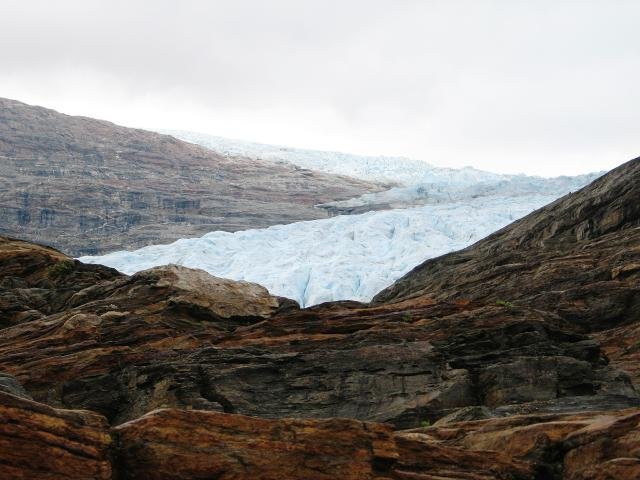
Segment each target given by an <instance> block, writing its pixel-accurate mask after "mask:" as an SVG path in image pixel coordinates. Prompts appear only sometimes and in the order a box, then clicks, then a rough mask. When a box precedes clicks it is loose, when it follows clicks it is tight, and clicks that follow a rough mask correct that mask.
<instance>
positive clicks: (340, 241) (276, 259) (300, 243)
mask: <svg viewBox="0 0 640 480" xmlns="http://www.w3.org/2000/svg"><path fill="white" fill-rule="evenodd" d="M556 197H557V195H530V196H527V197H487V198H477V199H471V200H465V201H464V202H453V203H448V204H439V205H426V206H422V207H416V208H409V209H397V210H387V211H379V212H368V213H365V214H362V215H344V216H338V217H334V218H330V219H325V220H315V221H308V222H297V223H291V224H288V225H278V226H273V227H269V228H265V229H257V230H245V231H240V232H235V233H228V232H220V231H218V232H212V233H208V234H206V235H204V236H203V237H201V238H193V239H182V240H178V241H176V242H174V243H172V244H170V245H154V246H149V247H145V248H141V249H139V250H136V251H133V252H115V253H111V254H108V255H104V256H99V257H82V258H80V260H81V261H83V262H87V263H101V264H104V265H108V266H111V267H114V268H116V269H118V270H120V271H122V272H125V273H129V274H131V273H134V272H137V271H140V270H144V269H147V268H151V267H153V266H156V265H164V264H167V263H176V264H180V265H185V266H188V267H193V268H201V269H204V270H206V271H208V272H209V273H211V274H212V275H216V276H219V277H225V278H231V279H235V280H247V281H251V282H256V283H259V284H261V285H264V286H265V287H267V288H268V289H269V291H270V292H271V293H272V294H274V295H281V296H284V297H288V298H292V299H294V300H297V301H298V302H299V303H300V304H301V305H303V306H310V305H315V304H317V303H321V302H325V301H330V300H346V299H351V300H360V301H368V300H370V299H371V297H372V296H373V295H374V294H376V293H377V292H378V291H380V290H381V289H383V288H384V287H386V286H388V285H390V284H391V283H392V282H393V281H394V280H396V279H397V278H399V277H400V276H402V275H403V274H405V273H406V272H408V271H409V270H411V269H412V268H413V267H415V266H416V265H418V264H419V263H421V262H423V261H424V260H426V259H428V258H432V257H436V256H439V255H442V254H444V253H447V252H450V251H453V250H458V249H460V248H464V247H466V246H467V245H469V244H471V243H474V242H475V241H477V240H479V239H481V238H483V237H485V236H486V235H488V234H490V233H492V232H493V231H495V230H497V229H499V228H501V227H503V226H505V225H507V224H509V223H511V222H512V221H514V220H515V219H517V218H519V217H522V216H523V215H525V214H527V213H529V212H531V211H532V210H534V209H536V208H538V207H541V206H543V205H545V204H547V203H549V202H551V201H552V200H554V199H555V198H556Z"/></svg>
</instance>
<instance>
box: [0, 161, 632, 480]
mask: <svg viewBox="0 0 640 480" xmlns="http://www.w3.org/2000/svg"><path fill="white" fill-rule="evenodd" d="M638 185H640V160H634V161H632V162H629V163H628V164H626V165H624V166H623V167H621V168H619V169H616V170H614V171H613V172H612V173H610V174H608V175H606V176H605V177H603V178H602V179H600V180H598V181H596V182H595V183H594V184H592V185H590V186H589V187H587V188H585V189H584V190H582V191H580V192H578V193H576V194H574V195H572V196H568V197H566V198H564V199H561V200H560V201H558V202H556V203H555V204H554V205H552V206H550V207H547V208H546V209H543V210H542V211H538V212H536V213H534V214H532V215H531V216H529V217H526V218H525V219H523V220H522V221H520V222H517V223H516V224H514V225H512V226H511V227H508V228H507V229H505V230H503V231H501V232H499V233H497V234H496V235H494V236H492V237H490V238H489V239H487V240H484V241H482V242H480V243H478V244H476V245H475V246H473V247H471V248H469V249H467V250H465V251H462V252H459V253H456V254H452V255H448V256H445V257H441V258H440V259H436V260H434V261H432V262H428V263H427V264H425V265H423V266H422V267H419V268H418V269H416V271H415V272H414V273H413V274H411V275H409V276H407V277H405V279H404V280H402V281H401V282H399V283H398V284H397V285H396V286H394V287H392V288H391V289H390V290H387V291H385V292H383V293H382V294H381V295H379V296H378V301H377V302H376V303H375V304H372V305H367V304H360V303H356V302H334V303H327V304H321V305H318V306H316V307H313V308H309V309H299V307H298V306H297V305H296V304H295V303H294V302H291V301H288V300H286V299H282V298H277V297H272V296H270V295H269V294H268V293H267V292H266V291H264V289H261V288H260V287H258V286H255V285H251V284H244V283H234V282H229V281H224V280H220V279H215V278H213V277H210V276H208V275H207V274H205V273H204V272H201V271H191V270H189V269H185V268H177V267H175V266H168V267H162V268H158V269H152V270H148V271H144V272H141V273H139V274H136V275H134V276H132V277H128V276H126V275H122V274H119V273H118V272H116V271H114V270H111V269H108V268H105V267H101V266H98V265H94V266H87V265H83V264H81V263H80V262H74V261H71V260H70V259H68V258H66V257H65V256H64V255H62V254H60V253H59V252H56V251H55V250H52V249H50V248H46V247H41V246H37V245H33V244H29V243H26V242H23V241H19V240H15V239H10V238H1V239H0V288H1V290H0V309H1V310H0V315H2V317H1V318H2V319H3V324H2V327H3V328H2V335H0V371H2V372H5V373H6V374H8V375H12V376H13V377H15V379H17V380H18V381H19V382H20V383H22V385H23V386H24V389H25V390H26V392H27V394H28V395H30V396H32V397H33V399H34V400H35V401H36V402H42V403H46V404H48V405H51V406H52V407H56V408H69V409H83V410H84V409H88V410H92V411H95V412H97V413H99V414H101V415H104V416H105V417H106V419H107V420H108V421H109V423H110V424H111V425H112V427H114V428H113V429H112V430H111V433H110V435H112V438H113V439H115V440H113V441H112V444H113V445H115V446H114V447H112V449H114V451H113V454H114V456H113V459H114V460H113V462H114V463H113V464H112V465H113V470H114V471H115V472H117V473H118V475H121V476H123V475H124V477H123V478H225V479H226V478H229V479H230V478H238V479H241V478H247V479H248V478H327V479H328V478H380V479H382V478H386V479H434V478H469V479H489V478H500V479H530V478H538V479H546V478H566V479H572V480H578V479H580V480H583V479H584V480H586V479H591V478H603V479H604V478H620V479H626V478H637V474H638V468H639V462H640V443H639V442H640V437H638V434H637V432H638V418H640V394H639V392H638V389H637V380H638V369H637V366H636V365H635V363H636V362H635V360H637V358H638V357H637V355H638V354H637V348H636V347H637V345H636V343H637V340H636V339H637V338H638V328H639V327H638V326H639V321H640V311H639V310H638V305H640V298H639V297H640V292H639V289H638V277H637V275H638V271H637V270H636V269H635V267H634V265H635V264H637V263H640V259H639V258H638V254H639V252H640V249H639V245H640V237H639V236H638V232H639V231H640V226H639V225H638V213H639V211H638V207H637V206H638V202H637V200H638V198H640V197H639V196H638V191H637V186H638ZM581 205H582V207H581ZM584 212H588V213H584ZM613 212H621V213H613ZM589 218H591V221H590V222H589ZM523 225H529V226H528V227H527V228H525V227H524V226H523ZM500 238H501V239H502V240H501V242H502V243H500V242H498V240H497V239H500ZM494 242H495V243H494ZM500 245H502V246H500ZM501 255H502V256H501ZM516 259H520V262H519V263H516V262H515V260H516ZM12 385H13V386H12V387H11V388H13V391H14V392H17V390H16V387H15V382H13V383H12ZM7 395H10V394H7ZM11 398H14V397H13V396H12V397H11ZM15 398H18V397H15ZM20 401H25V402H28V400H25V399H21V400H20ZM47 408H48V407H47ZM156 409H163V410H161V411H159V412H154V413H149V412H152V411H154V410H156ZM247 416H251V417H260V418H250V417H247ZM289 417H297V419H296V420H286V418H289ZM329 417H346V418H350V419H352V420H350V421H347V420H341V421H337V420H330V421H326V420H313V419H322V418H329ZM367 422H386V423H388V424H392V425H393V426H394V427H395V428H396V429H399V431H396V432H395V433H394V434H391V431H390V430H389V427H381V426H377V425H372V424H370V423H367ZM429 422H430V423H432V424H434V426H433V427H425V428H419V427H420V426H421V425H424V424H428V423H429ZM406 429H409V430H406ZM216 442H220V445H221V446H220V448H216V449H215V452H214V450H212V445H214V444H216ZM194 445H195V446H196V447H195V448H194V447H193V446H194ZM25 448H26V447H25ZM341 452H342V454H341ZM345 456H346V457H348V458H349V459H350V460H348V461H346V460H345ZM267 459H271V460H273V462H272V463H273V465H275V467H274V468H275V469H272V465H266V463H267ZM320 459H322V460H320ZM0 460H1V452H0ZM0 464H2V462H1V461H0ZM298 472H303V473H298ZM278 473H279V474H280V475H279V476H278ZM153 475H156V476H153ZM259 475H263V476H262V477H260V476H259ZM314 475H315V476H314ZM358 475H360V476H358ZM18 478H19V477H18ZM54 478H55V477H54Z"/></svg>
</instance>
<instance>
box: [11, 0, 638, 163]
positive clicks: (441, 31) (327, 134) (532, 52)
mask: <svg viewBox="0 0 640 480" xmlns="http://www.w3.org/2000/svg"><path fill="white" fill-rule="evenodd" d="M638 20H640V4H639V3H638V2H635V1H625V0H621V1H618V2H616V3H615V6H613V5H612V3H611V2H606V1H580V2H578V1H575V2H574V1H566V2H551V1H544V0H543V1H540V2H524V1H509V2H507V1H490V0H485V1H462V0H459V1H455V2H451V1H426V0H425V1H411V0H384V1H383V0H379V1H376V0H369V1H362V0H349V1H335V0H325V1H322V2H318V1H315V0H270V1H268V2H265V1H262V0H234V1H230V0H229V1H227V0H219V1H184V0H183V1H180V2H170V1H120V0H111V1H98V0H78V1H70V0H59V1H56V2H50V1H33V0H19V1H16V0H5V1H3V2H2V3H0V45H1V47H0V62H1V63H0V65H2V69H1V70H0V95H1V96H6V97H11V98H16V99H18V100H23V101H27V102H31V103H37V104H42V105H45V106H50V107H52V108H56V109H59V110H62V111H65V112H67V113H73V114H83V115H89V116H95V117H100V118H106V119H109V120H112V121H116V122H118V123H122V124H126V125H132V126H140V127H150V128H151V127H156V128H179V129H192V130H199V131H204V132H207V133H212V134H217V135H223V136H231V137H236V138H244V139H248V140H256V141H263V142H273V143H281V144H287V145H292V146H301V147H310V148H320V149H333V150H343V151H350V152H354V153H365V154H387V155H406V156H412V157H416V158H422V159H424V160H427V161H430V162H432V163H435V164H440V165H451V166H462V165H469V164H470V165H474V166H477V167H481V168H487V169H491V170H495V171H506V172H518V171H525V172H529V173H538V174H545V175H553V174H564V173H578V172H586V171H590V170H598V169H606V168H611V167H613V166H615V165H616V164H619V163H621V162H622V161H624V160H626V159H629V158H631V157H633V156H635V155H637V154H638V152H637V140H636V137H637V135H635V126H636V125H638V124H639V120H640V118H639V117H640V96H638V95H637V94H635V90H636V86H635V83H636V79H637V78H638V76H639V74H640V62H638V58H640V43H639V42H637V40H636V35H637V34H636V29H637V27H636V26H637V24H638Z"/></svg>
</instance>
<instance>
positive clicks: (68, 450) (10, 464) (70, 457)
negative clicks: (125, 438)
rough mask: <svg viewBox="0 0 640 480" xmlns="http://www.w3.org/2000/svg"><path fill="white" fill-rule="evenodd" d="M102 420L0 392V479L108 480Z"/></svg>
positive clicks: (107, 437) (108, 438)
mask: <svg viewBox="0 0 640 480" xmlns="http://www.w3.org/2000/svg"><path fill="white" fill-rule="evenodd" d="M110 446H111V436H110V435H109V432H108V424H107V421H106V419H105V418H104V417H102V416H101V415H97V414H95V413H91V412H83V411H70V410H56V409H54V408H51V407H48V406H46V405H43V404H40V403H36V402H32V401H29V400H26V399H24V398H19V397H17V396H14V395H10V394H8V393H4V392H2V391H0V478H7V479H8V478H12V479H24V480H27V479H36V478H37V479H42V480H63V479H65V480H66V479H72V480H111V478H112V477H111V473H112V469H111V462H110V460H109V449H110Z"/></svg>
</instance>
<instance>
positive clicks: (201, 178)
mask: <svg viewBox="0 0 640 480" xmlns="http://www.w3.org/2000/svg"><path fill="white" fill-rule="evenodd" d="M381 189H382V187H381V186H380V185H378V184H375V183H371V182H367V181H364V180H356V179H353V178H349V177H345V176H339V175H331V174H328V173H321V172H314V171H311V170H308V169H301V168H299V167H295V166H292V165H286V164H276V163H274V162H270V161H262V160H253V159H247V158H242V157H234V158H227V157H224V156H222V155H218V154H216V153H214V152H212V151H211V150H208V149H206V148H202V147H198V146H196V145H193V144H190V143H186V142H183V141H180V140H177V139H175V138H173V137H170V136H168V135H161V134H158V133H154V132H148V131H144V130H138V129H132V128H125V127H120V126H117V125H114V124H113V123H110V122H105V121H101V120H95V119H91V118H85V117H73V116H68V115H63V114H61V113H58V112H55V111H53V110H49V109H45V108H41V107H35V106H29V105H26V104H24V103H20V102H17V101H14V100H9V99H0V234H4V235H12V236H19V237H20V238H24V239H28V240H31V241H35V242H42V243H46V244H49V245H52V246H55V247H57V248H59V249H62V250H64V251H65V252H66V253H67V254H69V255H72V256H80V255H88V254H93V255H95V254H98V253H105V252H109V251H114V250H122V249H127V248H135V247H141V246H144V245H149V244H153V243H167V242H171V241H174V240H177V239H179V238H184V237H189V236H199V235H203V234H205V233H207V232H210V231H212V230H225V231H236V230H243V229H247V228H262V227H267V226H269V225H275V224H281V223H291V222H295V221H300V220H313V219H318V218H326V217H327V216H328V214H327V213H326V212H325V211H323V210H321V209H317V208H314V205H316V204H319V203H324V202H329V201H333V200H343V199H347V198H351V197H354V196H358V195H361V194H364V193H367V192H374V191H378V190H381Z"/></svg>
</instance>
